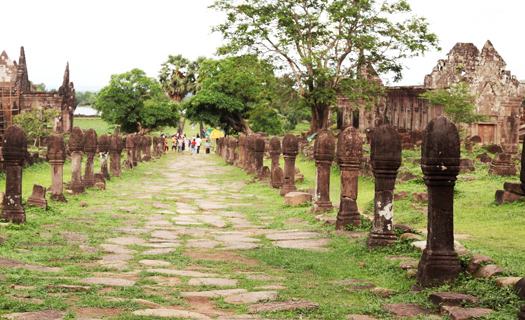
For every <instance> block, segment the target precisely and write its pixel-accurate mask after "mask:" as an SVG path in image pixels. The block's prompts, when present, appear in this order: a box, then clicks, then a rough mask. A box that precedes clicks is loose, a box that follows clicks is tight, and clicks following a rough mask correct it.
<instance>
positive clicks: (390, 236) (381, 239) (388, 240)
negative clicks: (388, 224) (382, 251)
mask: <svg viewBox="0 0 525 320" xmlns="http://www.w3.org/2000/svg"><path fill="white" fill-rule="evenodd" d="M396 240H397V238H396V234H395V233H394V232H393V231H392V232H391V233H376V232H370V235H369V236H368V238H367V239H366V245H367V246H368V248H383V247H386V246H389V245H391V244H393V243H394V242H396Z"/></svg>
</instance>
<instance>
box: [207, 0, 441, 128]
mask: <svg viewBox="0 0 525 320" xmlns="http://www.w3.org/2000/svg"><path fill="white" fill-rule="evenodd" d="M211 7H212V8H215V9H216V10H219V11H223V12H225V13H226V17H227V18H226V21H225V22H224V23H222V24H220V25H218V26H216V27H215V28H214V31H217V32H220V33H222V35H223V37H224V38H225V39H226V40H227V41H228V42H227V44H226V45H224V46H223V47H221V48H219V50H218V53H219V54H239V53H246V52H248V53H254V54H257V55H258V56H260V57H262V56H265V57H268V58H271V59H272V62H273V63H274V64H275V65H276V66H277V67H279V68H282V72H284V73H287V74H288V75H289V76H290V78H292V79H294V88H295V89H296V90H297V91H298V93H299V95H300V96H301V97H302V98H303V99H302V100H301V103H302V104H304V105H305V106H306V107H308V108H310V109H311V113H312V121H311V127H310V132H317V131H319V130H320V129H324V128H326V126H327V118H328V114H329V109H330V106H331V105H333V104H335V102H336V98H337V96H338V95H345V96H348V97H349V98H350V99H351V100H352V101H355V103H357V102H358V101H362V100H363V92H365V91H366V92H371V93H374V94H375V93H380V90H377V89H373V90H371V89H366V90H362V88H363V87H374V86H375V87H377V86H378V85H377V83H376V82H375V81H374V80H371V79H367V78H366V77H365V78H363V77H360V76H359V75H360V73H359V70H360V69H362V68H363V67H368V66H372V67H374V69H375V70H376V71H377V72H378V73H379V74H385V73H393V75H394V76H395V79H396V80H398V79H401V71H402V69H403V66H402V65H401V62H400V61H401V59H403V58H407V57H413V56H417V55H419V54H420V53H423V52H425V51H427V50H429V49H431V48H435V47H437V43H438V39H437V37H436V35H435V34H432V33H429V32H428V28H427V27H428V24H427V23H426V22H425V19H423V18H418V17H413V16H410V13H411V8H410V6H409V4H408V3H407V1H404V0H385V1H378V0H265V1H261V0H215V2H214V4H213V5H212V6H211ZM343 79H346V80H347V82H346V84H347V85H341V82H342V80H343ZM352 80H355V81H352ZM364 80H366V81H364ZM364 101H365V102H366V103H367V106H368V107H372V106H373V105H374V104H375V101H377V98H376V99H371V97H369V96H368V94H367V95H366V97H365V99H364Z"/></svg>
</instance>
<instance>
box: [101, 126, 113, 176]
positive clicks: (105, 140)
mask: <svg viewBox="0 0 525 320" xmlns="http://www.w3.org/2000/svg"><path fill="white" fill-rule="evenodd" d="M109 146H110V142H109V137H108V135H107V134H103V135H101V136H100V137H99V138H98V153H99V154H100V172H101V173H102V176H103V177H104V179H106V180H111V176H110V175H109V171H108V154H109Z"/></svg>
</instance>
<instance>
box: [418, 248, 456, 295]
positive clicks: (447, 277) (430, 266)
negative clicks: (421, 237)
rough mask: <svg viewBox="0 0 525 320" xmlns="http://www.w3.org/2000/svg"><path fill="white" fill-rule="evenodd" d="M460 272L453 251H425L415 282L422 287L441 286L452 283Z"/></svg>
mask: <svg viewBox="0 0 525 320" xmlns="http://www.w3.org/2000/svg"><path fill="white" fill-rule="evenodd" d="M460 272H461V265H460V263H459V258H458V255H457V253H456V252H455V251H431V250H428V249H425V250H424V251H423V255H422V256H421V260H420V261H419V266H418V270H417V280H418V282H419V284H420V285H422V286H424V287H428V286H434V285H438V286H439V285H443V284H445V283H446V282H452V281H454V280H455V279H456V278H457V276H458V275H459V273H460Z"/></svg>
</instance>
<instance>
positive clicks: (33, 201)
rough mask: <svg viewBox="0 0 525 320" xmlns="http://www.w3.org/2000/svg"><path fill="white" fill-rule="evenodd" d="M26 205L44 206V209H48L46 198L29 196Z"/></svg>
mask: <svg viewBox="0 0 525 320" xmlns="http://www.w3.org/2000/svg"><path fill="white" fill-rule="evenodd" d="M26 205H33V206H35V207H39V208H44V210H47V200H46V199H41V198H33V197H29V198H27V201H26Z"/></svg>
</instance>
